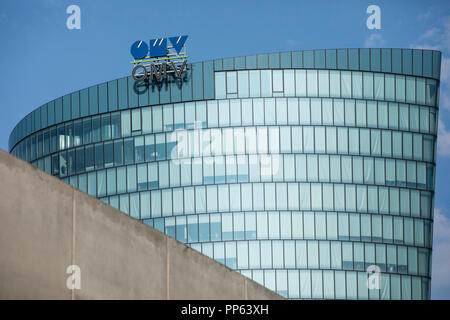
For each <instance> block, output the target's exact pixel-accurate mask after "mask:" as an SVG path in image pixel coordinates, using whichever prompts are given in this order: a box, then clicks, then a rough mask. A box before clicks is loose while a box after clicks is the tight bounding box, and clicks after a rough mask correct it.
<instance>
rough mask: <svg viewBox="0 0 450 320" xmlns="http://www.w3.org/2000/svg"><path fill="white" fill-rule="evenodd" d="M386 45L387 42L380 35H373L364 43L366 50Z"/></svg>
mask: <svg viewBox="0 0 450 320" xmlns="http://www.w3.org/2000/svg"><path fill="white" fill-rule="evenodd" d="M385 44H386V40H384V39H383V36H382V35H381V34H379V33H372V34H370V36H369V37H368V38H367V39H366V41H365V42H364V46H365V47H366V48H381V47H383V46H384V45H385Z"/></svg>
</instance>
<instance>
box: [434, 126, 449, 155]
mask: <svg viewBox="0 0 450 320" xmlns="http://www.w3.org/2000/svg"><path fill="white" fill-rule="evenodd" d="M437 153H438V155H440V156H444V157H448V156H450V131H448V130H447V128H446V127H445V124H444V122H442V120H440V119H439V125H438V139H437Z"/></svg>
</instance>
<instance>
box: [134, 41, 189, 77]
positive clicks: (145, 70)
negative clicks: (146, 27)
mask: <svg viewBox="0 0 450 320" xmlns="http://www.w3.org/2000/svg"><path fill="white" fill-rule="evenodd" d="M187 37H188V36H178V37H169V38H159V39H152V40H150V41H149V43H146V42H145V41H143V40H137V41H135V42H134V43H133V44H132V45H131V48H130V53H131V55H132V56H133V58H134V60H133V61H131V62H130V63H131V64H134V65H135V66H134V68H133V71H132V72H131V75H132V77H133V79H134V80H136V81H144V80H147V79H148V80H150V81H152V80H153V79H156V80H157V81H160V80H161V79H167V75H168V74H174V75H175V77H178V78H181V76H182V74H183V71H185V70H186V58H187V57H188V56H187V55H186V45H185V43H186V39H187ZM168 42H170V44H169V45H168Z"/></svg>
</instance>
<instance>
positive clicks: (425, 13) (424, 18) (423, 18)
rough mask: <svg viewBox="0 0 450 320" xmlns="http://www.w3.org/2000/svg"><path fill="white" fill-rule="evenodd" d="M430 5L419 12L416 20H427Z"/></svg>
mask: <svg viewBox="0 0 450 320" xmlns="http://www.w3.org/2000/svg"><path fill="white" fill-rule="evenodd" d="M431 11H432V7H429V8H428V10H427V11H426V12H424V13H419V15H418V16H417V20H419V21H427V20H428V19H429V18H430V17H431Z"/></svg>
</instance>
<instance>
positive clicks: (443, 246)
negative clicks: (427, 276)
mask: <svg viewBox="0 0 450 320" xmlns="http://www.w3.org/2000/svg"><path fill="white" fill-rule="evenodd" d="M432 279H433V284H432V287H441V288H450V219H449V218H448V217H447V216H446V215H444V214H443V212H442V210H441V209H439V208H436V209H434V228H433V263H432Z"/></svg>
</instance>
